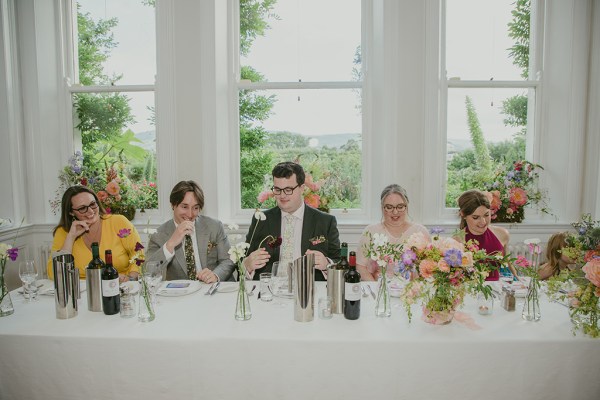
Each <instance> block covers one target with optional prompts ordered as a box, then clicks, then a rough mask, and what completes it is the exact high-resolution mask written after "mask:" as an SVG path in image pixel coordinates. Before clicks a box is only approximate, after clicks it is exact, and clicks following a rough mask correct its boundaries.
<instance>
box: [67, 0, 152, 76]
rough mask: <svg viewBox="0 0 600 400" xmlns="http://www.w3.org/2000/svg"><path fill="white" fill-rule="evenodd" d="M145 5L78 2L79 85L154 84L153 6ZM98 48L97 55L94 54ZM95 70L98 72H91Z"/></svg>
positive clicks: (115, 0) (123, 0)
mask: <svg viewBox="0 0 600 400" xmlns="http://www.w3.org/2000/svg"><path fill="white" fill-rule="evenodd" d="M144 3H147V2H145V1H142V0H104V1H98V0H78V1H77V6H78V13H79V18H78V33H79V79H80V82H81V83H82V84H85V85H91V84H96V85H99V84H111V83H115V84H119V85H134V84H154V81H155V79H154V77H155V75H156V39H155V36H156V33H155V15H154V14H155V13H154V6H151V5H145V4H144ZM98 28H100V29H98ZM92 32H95V34H92ZM98 32H104V33H103V34H98ZM98 48H99V49H100V51H94V50H95V49H98ZM96 68H98V72H95V71H94V70H96ZM90 79H92V80H93V83H92V82H90V81H89V80H90Z"/></svg>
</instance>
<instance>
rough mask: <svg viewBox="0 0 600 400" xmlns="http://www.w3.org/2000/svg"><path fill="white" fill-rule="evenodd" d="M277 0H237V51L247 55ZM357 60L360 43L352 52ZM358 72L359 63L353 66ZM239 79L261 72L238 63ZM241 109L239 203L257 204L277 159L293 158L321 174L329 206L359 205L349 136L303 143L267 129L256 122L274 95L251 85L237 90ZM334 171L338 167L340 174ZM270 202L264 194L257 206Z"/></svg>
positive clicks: (356, 151)
mask: <svg viewBox="0 0 600 400" xmlns="http://www.w3.org/2000/svg"><path fill="white" fill-rule="evenodd" d="M275 4H276V0H263V1H257V0H240V54H241V55H247V54H248V53H249V51H250V48H251V46H252V43H253V42H254V39H256V38H257V37H259V36H264V35H265V33H266V32H267V30H268V29H269V24H268V23H267V19H268V18H273V19H279V17H278V16H277V15H275V14H273V8H274V5H275ZM354 63H355V65H358V66H360V48H358V49H357V51H356V54H355V55H354ZM353 73H354V74H355V76H357V77H360V75H359V69H357V68H355V69H354V70H353ZM241 79H247V80H250V81H251V82H261V81H265V77H264V76H263V75H262V74H261V73H260V72H258V71H256V70H254V69H253V68H252V67H249V66H242V67H241ZM239 96H240V97H239V110H240V174H241V193H242V198H241V206H242V208H255V207H258V206H259V205H260V204H259V202H258V200H257V197H258V195H259V193H261V192H262V191H263V190H266V189H268V188H270V186H271V178H270V177H271V170H272V169H273V166H274V165H275V164H277V163H278V162H281V161H297V162H299V163H300V164H302V166H303V167H304V168H305V170H306V172H308V173H310V174H311V175H312V176H313V179H314V180H315V181H317V180H319V179H326V184H325V185H324V186H323V187H322V189H321V191H320V194H321V195H322V196H325V197H327V199H328V200H329V203H328V204H329V207H330V208H356V207H359V206H360V193H361V149H360V146H359V145H358V144H357V143H356V142H354V141H352V140H351V141H349V142H348V143H346V144H345V145H344V146H342V147H341V148H328V147H323V148H318V149H313V148H310V147H309V146H308V138H306V137H305V136H302V135H299V134H296V133H292V132H274V133H273V132H267V131H265V130H264V129H263V128H262V126H261V123H262V122H264V121H265V120H267V119H268V118H269V116H270V115H271V110H272V108H273V105H274V104H275V102H276V101H277V99H276V97H275V96H264V95H261V94H259V93H256V92H255V91H250V90H242V91H240V94H239ZM339 171H343V172H344V173H343V174H340V173H339ZM272 205H274V201H273V200H272V199H271V200H268V201H267V202H265V203H263V204H262V207H269V206H272Z"/></svg>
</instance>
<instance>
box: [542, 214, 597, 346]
mask: <svg viewBox="0 0 600 400" xmlns="http://www.w3.org/2000/svg"><path fill="white" fill-rule="evenodd" d="M571 225H572V226H573V227H574V228H575V230H576V232H577V233H576V234H575V233H572V234H570V235H568V236H567V247H564V248H563V249H562V251H561V252H562V254H565V255H567V257H569V258H571V259H572V260H574V261H575V262H576V263H577V264H580V265H581V264H584V265H583V268H582V269H581V270H574V271H570V270H563V271H562V272H561V273H560V274H559V275H558V276H555V277H551V278H550V279H549V280H548V294H549V295H550V296H551V297H554V298H557V299H561V300H566V301H567V302H568V304H569V306H570V310H569V314H570V316H571V321H572V322H573V334H575V332H576V331H577V329H578V328H581V329H582V331H583V333H584V334H587V335H589V336H591V337H594V338H597V337H600V326H599V321H598V317H599V316H600V221H593V220H592V217H591V215H590V214H585V215H583V216H582V217H581V220H580V221H578V222H576V223H573V224H571Z"/></svg>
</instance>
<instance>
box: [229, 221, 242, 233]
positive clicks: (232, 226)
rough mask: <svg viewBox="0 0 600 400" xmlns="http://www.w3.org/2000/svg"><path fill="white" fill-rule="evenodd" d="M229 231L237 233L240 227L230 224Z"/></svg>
mask: <svg viewBox="0 0 600 400" xmlns="http://www.w3.org/2000/svg"><path fill="white" fill-rule="evenodd" d="M227 229H229V230H230V231H237V230H238V229H240V226H239V225H238V224H236V223H233V224H228V225H227Z"/></svg>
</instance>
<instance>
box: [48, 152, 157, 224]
mask: <svg viewBox="0 0 600 400" xmlns="http://www.w3.org/2000/svg"><path fill="white" fill-rule="evenodd" d="M58 180H59V182H60V184H59V187H58V189H57V190H56V195H55V198H54V200H51V201H50V205H51V207H52V211H53V212H54V214H56V213H58V212H60V203H61V199H62V195H63V193H64V192H65V190H67V189H68V188H69V187H70V186H73V185H82V186H87V187H89V188H90V189H92V190H93V191H94V192H95V193H96V195H97V196H98V200H100V203H101V204H102V206H103V207H104V209H105V210H106V212H107V213H109V214H122V215H124V216H126V217H127V218H128V219H130V220H131V219H133V218H134V216H135V210H136V208H142V209H145V208H154V207H156V205H157V204H158V188H157V187H156V184H155V183H153V182H143V183H141V184H134V183H133V182H131V181H130V180H129V178H127V177H126V176H125V175H124V174H123V167H122V165H120V163H113V164H110V165H109V164H107V163H105V165H104V170H97V169H91V168H89V167H87V166H85V165H84V163H83V155H82V154H81V152H79V151H78V152H76V153H75V154H74V155H73V156H72V157H71V158H70V159H69V165H67V166H65V167H64V168H63V169H62V170H61V171H60V173H59V175H58Z"/></svg>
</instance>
